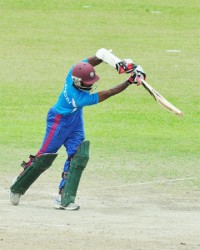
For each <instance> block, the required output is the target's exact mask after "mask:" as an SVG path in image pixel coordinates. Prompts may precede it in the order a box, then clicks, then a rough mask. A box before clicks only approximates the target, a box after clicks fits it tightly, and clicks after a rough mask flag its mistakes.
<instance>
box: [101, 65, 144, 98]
mask: <svg viewBox="0 0 200 250" xmlns="http://www.w3.org/2000/svg"><path fill="white" fill-rule="evenodd" d="M145 78H146V74H145V73H144V71H143V69H142V67H141V66H138V67H137V68H136V69H135V70H134V71H133V72H132V73H131V76H130V77H129V78H128V80H127V81H125V82H123V83H121V84H118V85H116V86H114V87H112V88H111V89H108V90H103V91H100V92H98V95H99V102H103V101H105V100H106V99H108V98H109V97H111V96H114V95H117V94H119V93H121V92H122V91H124V90H125V89H126V88H127V87H128V86H129V85H131V84H137V85H140V84H141V81H142V79H145Z"/></svg>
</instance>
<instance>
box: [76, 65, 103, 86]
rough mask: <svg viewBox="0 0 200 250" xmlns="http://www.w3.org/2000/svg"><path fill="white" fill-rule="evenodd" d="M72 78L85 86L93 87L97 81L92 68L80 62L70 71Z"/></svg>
mask: <svg viewBox="0 0 200 250" xmlns="http://www.w3.org/2000/svg"><path fill="white" fill-rule="evenodd" d="M72 76H73V77H75V78H79V80H80V81H81V82H82V83H84V84H87V85H93V84H94V83H95V82H97V81H98V80H99V76H98V75H96V73H95V70H94V68H93V66H92V65H91V64H89V63H87V62H80V63H78V64H76V65H75V66H74V68H73V70H72Z"/></svg>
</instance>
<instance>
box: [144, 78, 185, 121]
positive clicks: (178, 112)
mask: <svg viewBox="0 0 200 250" xmlns="http://www.w3.org/2000/svg"><path fill="white" fill-rule="evenodd" d="M142 86H143V87H144V88H145V89H146V90H147V91H148V92H149V93H150V94H151V95H152V97H153V98H154V99H155V100H156V101H157V102H158V103H159V104H160V105H161V106H162V107H164V108H165V109H167V110H168V111H170V112H171V113H173V114H175V115H177V116H181V117H182V116H183V113H182V111H181V110H179V109H178V108H176V107H175V106H174V105H173V104H172V103H170V102H169V101H168V100H166V99H165V98H164V97H163V96H162V95H161V94H160V93H158V91H156V90H155V89H154V88H153V87H151V85H150V84H149V83H148V82H146V81H145V80H142Z"/></svg>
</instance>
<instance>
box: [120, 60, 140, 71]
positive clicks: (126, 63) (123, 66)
mask: <svg viewBox="0 0 200 250" xmlns="http://www.w3.org/2000/svg"><path fill="white" fill-rule="evenodd" d="M136 67H137V65H135V64H134V63H133V61H132V60H131V59H123V60H122V61H120V62H118V63H116V70H117V72H118V73H119V74H123V73H127V74H128V73H131V72H133V71H134V70H135V69H136Z"/></svg>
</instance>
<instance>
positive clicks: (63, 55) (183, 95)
mask: <svg viewBox="0 0 200 250" xmlns="http://www.w3.org/2000/svg"><path fill="white" fill-rule="evenodd" d="M199 13H200V4H199V1H198V0H192V1H190V2H188V1H186V0H177V1H167V0H163V1H158V0H157V1H148V0H145V1H132V0H127V1H124V2H121V1H113V0H110V1H105V0H104V1H103V0H101V1H100V0H97V1H94V0H93V1H92V0H88V1H84V0H81V1H66V0H65V1H64V0H62V1H53V0H52V1H47V0H46V1H28V0H26V1H25V0H21V1H19V0H18V1H17V0H15V1H14V0H12V1H11V0H6V1H5V0H1V1H0V14H1V22H0V41H1V42H0V54H1V57H0V71H1V74H0V88H1V89H0V104H1V110H0V116H1V125H0V146H1V161H0V167H1V169H0V172H1V174H10V175H13V172H15V173H16V172H18V170H19V167H18V165H19V163H20V162H21V160H23V159H26V156H27V155H29V154H30V153H35V152H36V151H37V150H38V148H39V147H40V145H41V142H42V139H43V135H44V131H45V118H46V113H47V111H48V109H49V107H51V105H53V104H54V103H55V102H56V100H57V98H58V95H59V93H60V91H61V89H62V87H63V82H64V80H65V74H66V72H67V70H68V68H69V67H70V66H71V65H72V64H74V63H76V62H78V61H79V60H82V59H83V58H86V57H88V56H90V55H93V54H94V53H95V52H96V50H97V49H99V48H101V47H105V48H108V49H109V48H112V49H113V51H114V53H115V54H116V55H117V56H118V57H121V58H132V59H134V60H135V62H136V63H138V64H141V65H142V66H143V68H144V69H145V71H146V72H147V76H148V81H149V83H150V84H151V85H153V86H154V87H155V88H156V89H157V90H158V91H159V92H160V93H162V95H164V96H165V97H166V98H167V99H168V100H170V101H171V102H172V103H174V104H175V105H176V106H177V107H179V108H180V109H181V110H183V112H184V113H185V116H184V118H182V119H179V118H178V117H175V116H173V115H172V114H170V113H167V112H166V111H165V110H164V109H162V108H161V107H159V106H158V105H157V104H156V103H155V102H154V100H153V99H152V97H151V96H150V95H148V93H147V92H146V91H145V90H144V89H143V88H142V87H136V86H131V87H130V88H129V89H128V90H127V91H125V92H123V93H121V94H120V95H118V96H115V97H113V98H111V99H109V100H107V101H106V102H104V103H101V104H99V105H97V106H93V107H87V108H85V130H86V137H87V139H89V140H90V141H91V159H90V163H89V168H88V172H89V173H94V174H95V175H96V176H106V178H108V179H109V178H110V179H114V180H115V179H116V176H117V178H118V177H119V176H120V179H121V181H122V182H131V181H135V182H142V181H154V180H162V179H170V178H171V179H176V178H182V177H183V178H184V177H185V178H187V177H194V176H196V177H199V174H200V170H199V166H200V143H199V140H200V129H199V128H200V127H199V121H200V101H199V100H200V88H199V82H198V79H199V49H200V46H199V44H200V39H199V38H200V31H199V25H200V21H199ZM173 49H176V50H180V51H181V52H180V53H168V52H167V50H173ZM96 71H97V73H98V75H100V76H101V80H100V82H99V85H98V90H102V89H105V88H110V87H111V86H113V85H115V84H117V83H119V82H122V81H123V80H124V79H126V77H127V75H117V73H116V72H115V71H114V70H113V69H111V68H110V67H109V66H108V65H103V64H102V65H100V66H99V67H97V68H96ZM64 154H65V153H64V150H61V151H60V157H59V158H58V159H57V161H56V162H55V164H54V167H55V169H56V170H57V171H59V170H58V168H60V167H61V166H62V162H63V161H64ZM58 165H59V166H58ZM184 185H185V186H184V188H191V189H199V188H200V184H199V179H197V180H196V181H195V180H194V181H192V182H190V183H189V184H188V183H187V182H186V183H185V184H184Z"/></svg>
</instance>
